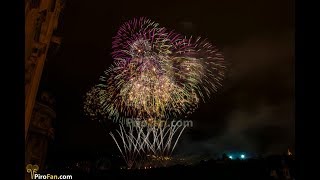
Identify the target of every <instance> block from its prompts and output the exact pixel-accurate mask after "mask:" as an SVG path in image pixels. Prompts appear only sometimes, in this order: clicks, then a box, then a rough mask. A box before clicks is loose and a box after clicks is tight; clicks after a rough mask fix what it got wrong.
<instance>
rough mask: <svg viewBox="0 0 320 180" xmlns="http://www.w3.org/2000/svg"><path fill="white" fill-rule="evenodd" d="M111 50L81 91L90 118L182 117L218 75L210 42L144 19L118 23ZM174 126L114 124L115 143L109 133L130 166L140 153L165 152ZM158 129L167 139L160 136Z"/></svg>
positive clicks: (218, 57)
mask: <svg viewBox="0 0 320 180" xmlns="http://www.w3.org/2000/svg"><path fill="white" fill-rule="evenodd" d="M112 49H113V52H112V57H113V59H114V62H113V64H112V65H111V67H109V68H108V69H107V70H106V71H105V72H104V74H103V76H101V77H100V81H99V84H97V85H96V86H94V87H93V88H92V89H91V90H90V91H89V92H88V93H87V94H86V99H85V105H84V110H85V112H86V114H87V115H89V116H90V117H91V118H92V119H99V118H102V119H112V120H113V121H115V122H125V121H137V123H138V121H141V122H144V121H149V120H151V121H157V120H161V121H170V119H175V118H181V117H186V116H187V115H189V114H191V113H192V112H194V111H195V110H196V109H197V108H198V105H199V103H200V101H205V100H206V99H207V98H209V97H210V96H211V95H212V94H213V93H214V92H216V91H217V90H218V88H219V87H220V86H221V81H222V80H223V77H224V72H225V64H224V58H223V55H222V54H221V53H220V52H219V51H218V49H217V48H216V47H215V46H213V45H212V44H211V43H209V42H208V41H207V40H205V39H201V38H193V37H190V38H186V37H183V36H182V35H180V34H178V33H175V32H173V31H168V30H167V29H166V28H164V27H160V26H159V24H158V23H155V22H153V21H151V20H149V19H147V18H139V19H133V20H130V21H128V22H126V23H124V24H123V25H122V26H121V27H120V28H119V30H118V32H117V34H116V36H115V37H114V38H113V42H112ZM175 128H176V127H175V126H170V127H169V128H167V127H165V128H162V127H158V126H148V128H146V127H144V128H142V127H139V128H137V127H136V126H135V128H133V127H131V126H130V127H129V129H125V128H124V126H123V125H120V131H119V130H118V131H117V133H118V135H119V137H120V139H121V140H122V145H121V146H120V144H121V143H119V141H117V140H116V136H115V135H114V134H112V133H111V136H112V138H113V140H114V141H115V142H116V144H117V146H118V148H119V150H120V152H121V154H122V155H123V156H124V158H125V161H126V162H127V164H128V166H132V164H134V162H135V160H134V159H136V158H137V157H138V156H140V155H141V154H148V153H152V154H156V155H160V156H165V155H169V154H171V153H172V151H173V149H174V147H175V145H176V142H177V141H175V143H174V145H173V146H171V145H172V143H171V142H172V139H173V136H174V134H175V133H177V132H181V133H182V131H183V130H184V127H183V128H181V129H183V130H182V131H177V130H176V129H175ZM179 128H180V127H179ZM164 132H166V135H168V138H163V137H164V134H163V133H164ZM181 133H180V134H179V137H180V135H181ZM150 138H152V139H153V141H152V143H151V140H150ZM178 139H179V138H177V140H178ZM120 147H122V148H120ZM169 152H170V153H169Z"/></svg>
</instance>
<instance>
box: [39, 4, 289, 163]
mask: <svg viewBox="0 0 320 180" xmlns="http://www.w3.org/2000/svg"><path fill="white" fill-rule="evenodd" d="M293 14H294V12H293V2H292V1H287V0H281V1H278V0H259V1H255V0H251V1H248V0H243V1H239V0H219V1H218V0H210V1H209V0H207V1H201V0H197V1H194V0H183V1H173V0H171V1H148V0H145V1H139V2H138V1H132V0H127V1H123V0H117V1H114V2H112V3H111V2H110V1H106V0H91V1H84V0H83V1H81V0H67V4H66V8H65V11H64V12H63V19H62V20H63V23H62V29H63V31H62V34H61V35H62V37H63V42H62V44H61V48H60V51H59V52H58V54H57V56H56V57H54V58H51V59H48V62H47V67H48V69H47V72H45V75H46V77H47V80H48V85H47V89H48V90H49V91H51V92H52V93H53V94H54V96H55V97H56V101H57V104H56V113H57V119H56V122H55V128H56V138H55V140H54V142H53V143H52V144H51V147H50V152H49V158H55V157H56V156H58V155H61V154H70V153H72V154H80V155H79V156H81V153H89V154H90V153H96V152H114V153H118V151H117V149H116V146H115V144H114V143H113V141H112V140H111V137H110V136H109V135H108V134H107V132H106V131H105V130H104V129H103V128H102V127H100V125H99V124H98V123H97V122H95V121H91V120H90V119H88V118H86V117H85V116H83V112H82V106H83V104H82V103H83V96H84V95H85V93H86V91H87V90H88V89H89V88H90V87H91V86H93V85H94V84H95V83H97V80H98V78H99V76H100V75H102V73H103V71H104V70H105V69H106V68H107V67H108V66H109V65H110V64H111V62H112V59H111V56H110V52H111V42H112V37H113V36H114V35H115V34H116V31H117V28H118V27H119V26H120V25H121V24H122V23H123V22H125V21H126V20H129V19H131V18H134V17H140V16H145V17H148V18H150V19H152V20H154V21H156V22H159V23H160V25H161V26H164V27H167V28H169V29H175V30H176V31H177V32H180V33H182V34H185V35H193V36H203V37H207V38H208V39H209V40H210V41H211V42H212V43H214V44H215V45H217V47H218V48H219V49H221V50H222V51H223V53H224V56H225V60H226V61H227V63H228V64H230V65H229V68H228V71H227V77H226V79H225V81H224V82H223V83H224V86H223V88H221V89H220V91H219V93H217V94H216V95H215V96H213V97H212V99H210V101H208V102H207V103H205V104H201V106H200V108H199V109H198V110H197V111H196V112H195V113H194V114H193V115H192V116H191V117H190V119H192V120H194V127H193V128H189V129H187V130H186V131H185V132H184V134H183V136H182V139H181V140H180V142H179V144H178V145H177V149H176V153H177V154H180V155H206V156H210V155H214V154H215V153H221V152H224V151H227V152H229V151H245V152H253V153H264V154H265V153H283V152H285V151H286V149H287V148H288V147H290V148H294V145H295V144H294V139H295V138H294V122H295V120H294V16H293Z"/></svg>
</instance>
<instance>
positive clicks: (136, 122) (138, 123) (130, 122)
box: [113, 119, 193, 127]
mask: <svg viewBox="0 0 320 180" xmlns="http://www.w3.org/2000/svg"><path fill="white" fill-rule="evenodd" d="M113 122H114V123H120V124H122V125H124V126H127V127H148V126H158V127H173V126H183V127H193V121H192V120H172V121H167V120H154V119H148V120H141V119H121V120H113Z"/></svg>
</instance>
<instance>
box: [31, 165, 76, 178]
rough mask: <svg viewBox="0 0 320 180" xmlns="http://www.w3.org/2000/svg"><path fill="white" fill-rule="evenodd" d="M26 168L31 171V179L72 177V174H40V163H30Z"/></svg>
mask: <svg viewBox="0 0 320 180" xmlns="http://www.w3.org/2000/svg"><path fill="white" fill-rule="evenodd" d="M26 170H27V173H30V176H31V179H72V175H56V174H39V173H37V172H38V170H39V166H38V165H32V164H28V165H27V166H26Z"/></svg>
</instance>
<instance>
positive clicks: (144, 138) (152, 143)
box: [109, 122, 186, 168]
mask: <svg viewBox="0 0 320 180" xmlns="http://www.w3.org/2000/svg"><path fill="white" fill-rule="evenodd" d="M165 124H166V123H165ZM127 126H128V128H125V126H124V125H123V124H119V127H120V130H116V132H117V134H118V136H117V137H116V136H115V135H114V134H113V133H112V132H110V133H109V134H110V135H111V137H112V139H113V140H114V141H115V143H116V145H117V147H118V149H119V151H120V153H121V155H122V157H123V159H124V160H125V162H126V164H127V166H128V168H132V167H134V166H136V167H137V166H139V164H141V163H143V161H146V160H147V159H146V157H147V156H145V155H149V156H156V157H168V156H171V155H172V153H173V151H174V149H175V147H176V145H177V143H178V140H179V139H180V136H181V134H182V132H183V131H184V129H185V128H186V126H185V125H183V123H182V124H181V125H164V126H150V125H147V126H143V125H142V124H141V123H140V122H134V123H130V124H127ZM117 138H119V139H117Z"/></svg>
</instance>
